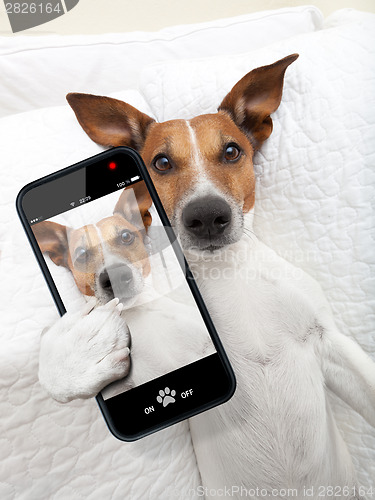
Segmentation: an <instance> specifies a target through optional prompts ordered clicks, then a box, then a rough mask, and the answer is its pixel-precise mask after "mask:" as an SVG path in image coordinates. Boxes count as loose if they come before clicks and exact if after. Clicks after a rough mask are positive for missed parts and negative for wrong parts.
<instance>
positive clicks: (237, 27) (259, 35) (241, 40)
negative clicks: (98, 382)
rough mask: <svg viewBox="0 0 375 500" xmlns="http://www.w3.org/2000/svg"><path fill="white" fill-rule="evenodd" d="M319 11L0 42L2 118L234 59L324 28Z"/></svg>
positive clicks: (269, 13)
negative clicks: (177, 66) (190, 62)
mask: <svg viewBox="0 0 375 500" xmlns="http://www.w3.org/2000/svg"><path fill="white" fill-rule="evenodd" d="M322 23H323V16H322V14H321V12H320V11H319V9H317V8H315V7H309V6H307V7H306V6H304V7H296V8H285V9H280V10H275V11H266V12H260V13H255V14H249V15H244V16H239V17H233V18H230V19H220V20H218V21H212V22H206V23H200V24H192V25H185V26H175V27H172V28H166V29H164V30H161V31H159V32H154V33H153V32H150V33H147V32H134V33H123V34H121V33H118V34H105V35H89V36H88V35H85V36H79V35H75V36H58V35H52V36H38V37H30V36H17V37H1V38H0V75H1V80H0V116H4V115H7V114H11V113H19V112H23V111H28V110H31V109H35V108H40V107H45V106H57V105H60V104H63V103H64V97H65V94H67V93H68V92H73V91H75V92H89V93H92V94H105V95H108V94H109V93H112V92H117V91H120V90H123V89H127V88H137V86H138V77H139V73H140V71H141V70H142V68H144V67H145V66H147V65H148V64H151V63H153V62H155V61H163V60H166V59H175V60H180V59H186V58H190V57H197V56H211V55H218V54H234V53H238V52H245V51H248V50H250V49H257V48H259V47H263V46H264V45H266V44H268V43H270V42H273V41H277V40H282V39H284V38H286V37H288V36H290V35H294V34H297V33H305V32H310V31H314V30H317V29H320V28H321V27H322Z"/></svg>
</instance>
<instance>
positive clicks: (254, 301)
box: [40, 54, 375, 499]
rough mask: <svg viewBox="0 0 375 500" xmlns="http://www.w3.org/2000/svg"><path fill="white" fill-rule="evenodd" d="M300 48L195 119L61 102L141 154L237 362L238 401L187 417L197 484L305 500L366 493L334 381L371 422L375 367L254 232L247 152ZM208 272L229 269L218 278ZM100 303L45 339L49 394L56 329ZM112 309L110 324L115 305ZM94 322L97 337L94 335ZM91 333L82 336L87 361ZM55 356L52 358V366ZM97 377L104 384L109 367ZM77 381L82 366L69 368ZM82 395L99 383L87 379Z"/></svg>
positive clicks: (92, 100)
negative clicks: (340, 424)
mask: <svg viewBox="0 0 375 500" xmlns="http://www.w3.org/2000/svg"><path fill="white" fill-rule="evenodd" d="M297 57H298V55H296V54H293V55H290V56H287V57H285V58H284V59H281V60H279V61H276V62H275V63H273V64H271V65H268V66H263V67H260V68H256V69H253V70H252V71H250V72H249V73H248V74H246V75H245V76H244V77H243V78H242V79H241V80H240V81H239V82H238V83H236V85H235V86H234V87H233V88H232V90H231V91H230V92H229V93H228V94H227V95H226V96H225V98H224V99H223V100H222V102H221V104H220V105H219V107H218V111H217V113H213V114H205V115H199V116H196V117H194V118H192V119H190V120H181V119H178V120H170V121H167V122H163V123H157V122H156V121H155V120H154V119H153V118H151V117H150V116H148V115H146V114H144V113H142V112H141V111H139V110H137V109H135V108H134V107H132V106H130V105H129V104H127V103H125V102H122V101H119V100H116V99H111V98H108V97H101V96H94V95H88V94H69V95H68V96H67V99H68V102H69V104H70V106H71V107H72V108H73V110H74V112H75V114H76V116H77V119H78V121H79V123H80V125H81V126H82V127H83V129H84V130H85V131H86V133H87V134H88V135H89V137H90V138H91V139H92V140H93V141H95V142H97V143H98V144H101V145H103V146H105V147H110V146H120V145H121V146H130V147H133V148H135V149H136V150H137V151H138V152H139V153H140V154H141V156H142V158H143V160H144V162H145V165H146V167H147V168H148V171H149V173H150V176H151V178H152V180H153V183H154V185H155V187H156V189H157V191H158V194H159V196H160V198H161V201H162V203H163V205H164V207H165V210H166V212H167V214H168V216H169V219H170V220H171V222H172V224H173V226H174V227H175V228H176V231H177V233H178V237H179V239H180V241H181V244H182V246H183V249H184V251H185V254H186V256H187V259H188V261H189V263H190V265H191V267H192V269H193V272H194V274H195V277H196V280H197V283H198V286H199V288H200V290H201V293H202V295H203V298H204V300H205V302H206V305H207V308H208V310H209V312H210V315H211V317H212V319H213V321H214V324H215V326H216V329H217V330H218V333H219V335H220V337H221V339H222V342H223V344H224V347H225V349H226V351H227V353H228V356H229V359H230V361H231V364H232V366H233V368H234V371H235V374H236V378H237V390H236V393H235V395H234V396H233V397H232V399H231V400H230V401H229V402H227V403H226V404H224V405H221V406H219V407H217V408H214V409H212V410H210V411H209V412H205V413H203V414H201V415H198V416H196V417H194V418H192V419H190V429H191V434H192V439H193V445H194V449H195V453H196V457H197V461H198V466H199V470H200V473H201V478H202V482H203V485H204V486H206V487H208V488H212V490H211V491H219V489H220V488H225V487H230V486H231V485H241V486H243V487H244V488H246V489H247V490H249V489H251V488H259V489H263V490H265V491H267V493H268V496H272V491H274V490H275V489H278V490H280V489H281V488H295V490H296V491H297V492H298V494H297V496H296V498H300V499H302V498H303V493H302V492H303V489H304V488H311V490H310V491H313V495H312V496H311V497H310V498H318V492H319V488H322V487H326V486H332V487H334V488H337V491H338V492H339V493H338V496H337V498H345V499H348V498H351V499H358V498H360V495H359V493H358V483H357V480H356V474H355V470H354V467H353V463H352V458H351V456H350V454H349V451H348V448H347V446H346V444H345V442H344V440H343V438H342V436H341V434H340V432H339V430H338V428H337V425H336V422H335V418H334V415H333V413H332V410H331V408H330V404H329V401H328V398H327V390H329V391H332V392H333V393H335V394H336V395H337V396H338V397H339V398H341V399H342V400H343V401H345V402H346V403H347V404H348V405H349V406H350V407H351V408H352V409H353V410H354V411H356V412H358V413H359V414H360V415H362V416H363V418H365V419H366V420H367V421H368V422H369V423H370V424H371V425H373V426H375V365H374V363H373V362H372V361H371V359H370V358H369V357H368V356H367V355H366V354H365V353H364V351H363V350H362V349H361V348H360V346H359V345H357V344H356V343H355V342H354V341H352V340H351V339H349V338H348V337H346V336H345V335H344V334H343V333H342V332H339V331H338V330H337V328H336V326H335V323H334V320H333V317H332V313H331V310H330V307H329V304H328V303H327V301H326V299H325V297H324V294H323V292H322V290H321V288H320V286H319V284H318V283H317V282H316V281H315V280H314V279H313V278H311V277H310V276H308V275H307V274H305V273H304V272H303V271H301V270H299V272H298V273H296V272H295V268H294V267H293V266H292V265H291V264H289V263H288V262H286V261H285V260H284V259H282V258H281V257H280V256H278V255H277V254H276V253H275V252H274V251H273V250H271V249H270V248H268V247H267V246H265V245H264V244H263V243H261V242H260V241H259V240H258V239H257V238H256V235H254V234H253V229H252V228H253V226H252V219H253V208H254V204H255V202H256V201H255V175H254V169H253V157H254V154H255V152H256V151H258V150H259V149H260V148H261V146H262V144H263V142H264V141H265V140H266V139H267V138H268V137H269V136H270V134H271V132H272V127H273V125H272V118H271V115H272V113H274V112H275V111H276V109H277V108H278V106H279V104H280V102H281V98H282V90H283V82H284V74H285V71H286V70H287V68H288V66H289V65H290V64H291V63H293V62H294V61H295V60H296V59H297ZM249 234H251V237H249ZM244 255H245V256H246V258H243V256H244ZM239 256H241V258H239ZM213 271H219V275H220V276H222V278H221V279H213V278H212V277H211V276H214V273H213ZM104 307H105V306H104ZM100 314H102V311H101V310H100V308H97V309H94V310H93V311H92V312H90V313H89V314H87V315H81V317H80V319H78V320H77V318H75V323H74V324H75V325H76V326H75V327H73V326H72V323H69V321H70V320H69V318H68V319H67V320H66V322H65V323H64V318H63V319H62V320H59V321H58V322H57V323H56V324H55V325H54V326H52V327H51V328H50V329H49V330H48V332H47V336H46V337H45V339H43V338H42V344H41V358H40V363H41V371H42V372H43V377H42V383H43V384H44V385H45V386H46V387H47V388H48V390H49V392H50V394H51V395H52V396H53V397H56V395H57V396H58V397H61V395H63V394H64V391H65V392H66V393H68V394H70V393H69V388H67V386H66V385H63V387H61V386H60V385H59V383H57V384H56V385H55V386H54V385H52V384H49V383H48V380H52V379H55V378H56V377H55V371H56V370H57V368H56V366H57V365H58V358H59V354H58V352H57V349H56V347H55V344H54V343H53V342H52V340H51V339H56V338H57V337H59V336H60V337H61V332H64V334H67V333H68V332H70V331H71V330H72V329H74V328H76V327H77V325H79V324H82V325H84V324H85V322H87V321H89V320H88V318H90V316H91V315H96V316H95V318H99V317H100ZM105 314H108V319H107V321H108V324H110V322H111V321H113V323H114V325H115V327H116V321H117V317H116V312H114V311H113V312H111V314H109V313H105ZM138 321H141V319H140V318H138ZM96 322H97V321H95V323H96ZM97 323H98V326H95V325H94V324H93V325H92V327H93V330H92V332H91V334H92V335H94V334H97V335H98V336H99V332H100V329H101V326H100V322H97ZM83 344H84V342H82V343H81V344H79V345H77V350H78V351H79V353H80V355H81V358H82V357H84V353H85V350H86V347H85V346H84V345H83ZM102 349H103V350H105V349H106V347H105V346H104V343H103V345H102ZM113 349H114V350H115V349H116V347H115V346H114V347H113ZM145 349H146V350H147V346H145ZM64 355H65V361H66V359H69V357H70V356H75V354H73V353H71V352H70V351H69V349H65V354H64ZM48 359H53V360H54V361H55V362H54V363H53V365H52V366H49V363H48ZM133 364H135V362H134V360H133ZM110 370H111V368H108V371H109V372H110ZM113 376H114V375H113ZM117 376H118V377H119V378H120V376H121V375H120V374H118V375H117ZM100 377H102V381H103V382H105V380H104V379H105V376H104V374H103V372H102V373H101V374H100V375H99V378H100ZM73 378H74V379H75V380H76V379H79V375H76V374H74V373H73V371H72V373H71V376H70V379H73ZM99 385H100V384H99ZM96 388H97V386H96ZM84 392H85V396H86V397H89V396H94V395H95V394H96V393H95V390H93V387H90V386H89V385H88V387H85V388H84ZM344 488H346V489H345V490H344ZM209 491H210V490H209ZM335 491H336V490H335ZM345 492H348V494H347V495H346V493H345ZM212 495H213V496H214V493H212ZM238 498H239V495H238ZM254 498H255V497H254ZM277 498H282V497H281V496H279V497H277Z"/></svg>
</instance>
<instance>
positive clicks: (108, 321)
mask: <svg viewBox="0 0 375 500" xmlns="http://www.w3.org/2000/svg"><path fill="white" fill-rule="evenodd" d="M94 305H95V303H94V302H93V301H90V302H88V304H87V306H85V308H84V310H83V311H81V312H80V313H75V314H69V313H66V314H64V316H63V317H62V318H60V319H59V320H58V321H57V322H56V323H55V324H54V325H53V326H52V327H51V328H48V329H47V330H45V331H44V332H43V333H42V337H41V346H40V355H39V381H40V383H41V385H42V386H43V387H44V388H45V389H46V390H47V391H48V392H49V394H50V395H51V396H52V397H53V398H54V399H55V400H56V401H59V402H61V403H65V402H68V401H71V400H72V399H77V398H90V397H93V396H96V395H97V394H98V392H99V391H101V390H102V389H103V388H104V387H105V386H106V385H108V384H110V383H111V382H114V381H115V380H118V379H120V378H123V377H125V376H126V375H127V374H128V373H129V369H130V356H129V355H130V350H129V345H130V333H129V328H128V326H127V324H126V322H125V320H124V318H122V317H121V312H122V309H123V306H122V304H121V303H119V300H118V299H113V300H111V301H110V302H108V303H107V304H105V305H104V306H99V307H95V308H94Z"/></svg>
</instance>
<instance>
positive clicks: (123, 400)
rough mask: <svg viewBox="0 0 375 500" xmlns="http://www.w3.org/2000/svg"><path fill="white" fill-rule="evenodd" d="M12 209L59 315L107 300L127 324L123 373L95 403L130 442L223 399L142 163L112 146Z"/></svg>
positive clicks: (223, 364) (195, 306)
mask: <svg viewBox="0 0 375 500" xmlns="http://www.w3.org/2000/svg"><path fill="white" fill-rule="evenodd" d="M16 206H17V211H18V214H19V217H20V219H21V222H22V224H23V227H24V229H25V231H26V234H27V237H28V239H29V242H30V244H31V246H32V248H33V251H34V253H35V256H36V258H37V260H38V263H39V265H40V268H41V270H42V272H43V274H44V277H45V279H46V281H47V284H48V287H49V289H50V291H51V294H52V296H53V299H54V301H55V303H56V306H57V308H58V311H59V313H60V315H63V314H65V312H66V311H70V310H74V309H76V308H77V305H80V304H81V303H82V304H84V303H85V301H86V300H87V299H88V298H90V296H95V297H96V299H97V301H98V304H105V303H106V302H108V301H109V300H111V299H113V298H114V297H117V298H119V300H120V301H121V302H122V304H123V307H124V309H123V311H122V313H121V317H124V322H126V324H127V325H128V327H129V330H130V341H131V344H130V370H129V373H128V374H127V376H126V377H125V378H124V379H123V380H120V381H118V382H114V383H112V384H110V385H109V386H107V387H105V388H104V389H103V390H102V391H101V393H99V395H98V396H97V402H98V404H99V407H100V409H101V411H102V414H103V416H104V418H105V420H106V422H107V425H108V427H109V429H110V431H111V432H112V433H113V434H114V435H115V436H116V437H117V438H119V439H121V440H124V441H133V440H135V439H139V438H141V437H143V436H146V435H148V434H150V433H152V432H155V431H157V430H160V429H162V428H165V427H167V426H169V425H172V424H175V423H177V422H179V421H181V420H183V419H186V418H189V417H192V416H193V415H196V414H198V413H200V412H202V411H205V410H208V409H210V408H212V407H214V406H217V405H219V404H221V403H224V402H225V401H227V400H228V399H230V397H231V396H232V395H233V393H234V391H235V386H236V381H235V376H234V373H233V370H232V368H231V366H230V363H229V361H228V358H227V356H226V354H225V352H224V349H223V347H222V344H221V342H220V340H219V337H218V335H217V332H216V331H215V327H214V325H213V323H212V320H211V318H210V316H209V314H208V311H207V309H206V306H205V304H204V302H203V300H202V297H201V295H200V293H199V290H198V288H197V285H196V283H195V281H194V278H193V276H192V273H191V271H190V270H189V267H188V264H187V262H186V260H185V257H184V255H183V252H182V250H181V247H180V245H179V243H178V240H177V238H176V235H175V233H174V231H173V229H172V227H171V224H170V222H169V220H168V217H167V215H166V213H165V211H164V209H163V206H162V204H161V202H160V199H159V197H158V194H157V192H156V190H155V187H154V185H153V183H152V181H151V179H150V176H149V174H148V172H147V169H146V167H145V165H144V163H143V161H142V159H141V157H140V156H139V155H138V153H137V152H136V151H134V150H132V149H130V148H126V147H119V148H113V149H110V150H108V151H105V152H103V153H100V154H98V155H96V156H94V157H92V158H89V159H87V160H85V161H82V162H80V163H77V164H75V165H72V166H70V167H67V168H65V169H63V170H60V171H58V172H55V173H53V174H51V175H48V176H46V177H43V178H42V179H39V180H37V181H35V182H32V183H30V184H28V185H27V186H25V187H24V188H23V189H22V190H21V191H20V193H19V194H18V197H17V201H16Z"/></svg>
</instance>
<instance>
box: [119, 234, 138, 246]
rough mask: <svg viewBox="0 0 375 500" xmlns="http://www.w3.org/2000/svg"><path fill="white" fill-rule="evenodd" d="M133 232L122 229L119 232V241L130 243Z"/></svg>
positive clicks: (132, 239) (125, 243)
mask: <svg viewBox="0 0 375 500" xmlns="http://www.w3.org/2000/svg"><path fill="white" fill-rule="evenodd" d="M134 238H135V236H134V234H133V233H132V232H131V231H127V230H126V231H122V233H121V234H120V239H121V242H122V243H124V245H131V244H132V243H133V241H134Z"/></svg>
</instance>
